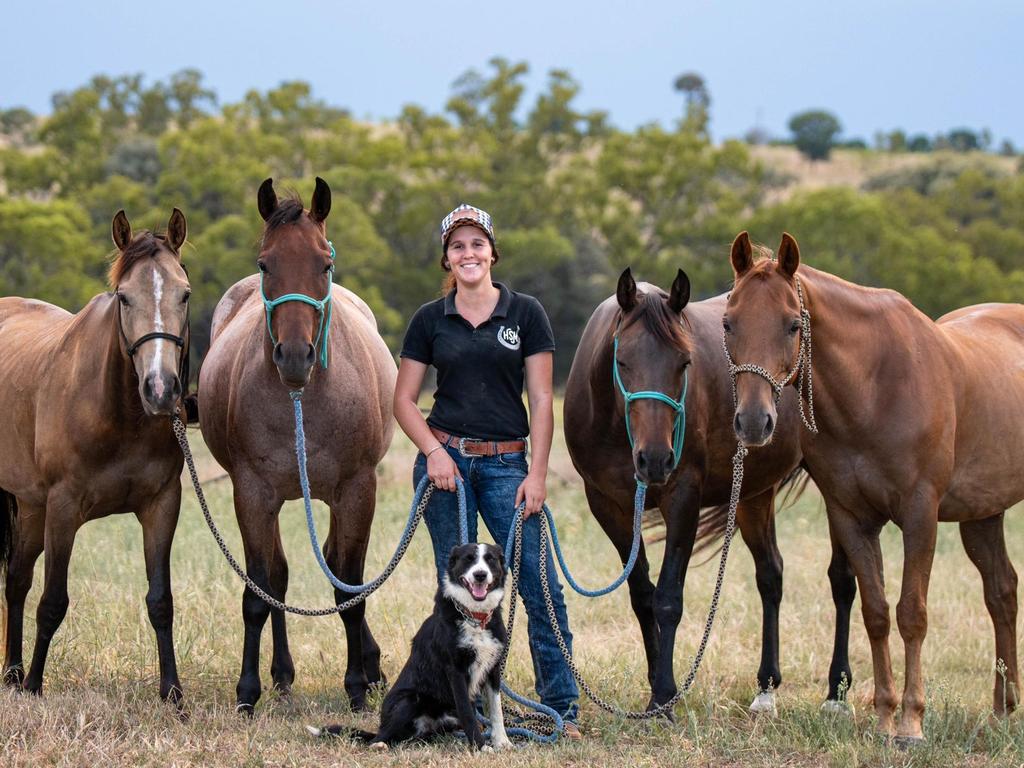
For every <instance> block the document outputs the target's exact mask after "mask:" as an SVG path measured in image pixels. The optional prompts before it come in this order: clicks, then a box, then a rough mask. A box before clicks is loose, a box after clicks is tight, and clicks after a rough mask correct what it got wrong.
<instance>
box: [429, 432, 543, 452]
mask: <svg viewBox="0 0 1024 768" xmlns="http://www.w3.org/2000/svg"><path fill="white" fill-rule="evenodd" d="M430 432H431V434H433V435H434V437H436V438H437V439H438V440H440V441H441V445H444V446H451V447H452V448H456V449H458V451H459V453H461V454H462V455H463V456H497V455H498V454H499V453H521V452H522V451H525V450H526V441H525V440H505V441H504V442H498V441H494V440H476V439H474V438H472V437H456V436H455V435H449V434H448V433H447V432H442V431H441V430H440V429H434V427H431V428H430Z"/></svg>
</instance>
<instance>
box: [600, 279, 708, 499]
mask: <svg viewBox="0 0 1024 768" xmlns="http://www.w3.org/2000/svg"><path fill="white" fill-rule="evenodd" d="M650 288H651V290H648V291H646V292H640V291H638V290H637V286H636V283H635V282H634V280H633V276H632V274H631V273H630V271H629V269H626V271H625V272H623V273H622V275H621V276H620V277H619V285H618V288H617V289H616V292H615V295H616V298H617V299H618V302H619V307H620V309H621V313H620V315H619V319H618V325H617V328H616V331H615V337H614V339H613V340H612V346H613V362H612V365H613V368H614V379H615V382H616V388H617V389H618V390H619V393H620V394H621V395H622V397H618V398H616V402H617V403H618V407H619V408H620V409H622V418H623V419H624V420H625V421H626V430H627V433H628V434H629V437H630V442H631V445H632V448H633V468H634V470H635V472H636V476H637V478H639V479H640V480H642V481H643V482H645V483H647V484H648V485H661V484H663V483H664V482H665V481H666V480H668V476H669V474H670V473H671V472H672V470H673V469H675V467H676V464H677V463H678V459H679V457H678V453H677V452H678V451H680V450H681V448H682V440H683V431H684V429H683V428H684V427H685V410H684V409H685V402H684V400H685V389H686V368H687V366H688V365H689V364H690V350H691V348H692V346H691V341H690V336H689V334H688V333H687V332H686V330H685V329H684V328H683V322H682V311H683V307H685V306H686V303H687V302H688V301H689V300H690V280H689V278H688V277H687V276H686V273H684V272H683V271H682V270H679V273H678V274H677V275H676V279H675V280H674V281H673V283H672V290H671V292H670V293H669V295H668V296H666V295H665V294H664V293H663V292H662V291H660V290H658V289H656V288H654V287H653V286H651V287H650Z"/></svg>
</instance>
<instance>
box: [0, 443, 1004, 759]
mask: <svg viewBox="0 0 1024 768" xmlns="http://www.w3.org/2000/svg"><path fill="white" fill-rule="evenodd" d="M190 434H191V439H192V442H193V446H194V448H195V450H196V452H197V454H199V455H200V457H201V458H203V459H204V460H203V462H202V464H203V467H202V474H203V475H205V476H207V477H215V476H216V474H217V472H216V467H215V465H213V464H212V462H211V461H210V459H209V457H208V455H206V454H205V453H204V451H203V449H202V446H201V440H200V437H199V433H198V432H191V433H190ZM413 454H414V451H413V448H412V446H411V445H410V444H409V442H408V441H407V440H405V438H404V436H402V435H400V434H399V435H396V438H395V442H394V445H393V446H392V449H391V452H390V453H389V455H388V457H387V459H386V460H385V462H384V463H383V464H382V465H381V467H380V470H379V474H380V481H381V482H380V493H379V496H378V507H377V519H376V522H375V527H374V534H373V538H372V542H371V551H370V555H369V565H368V568H367V574H366V575H367V578H370V577H371V576H374V575H376V573H377V572H379V570H380V568H381V567H383V564H384V563H385V562H386V561H387V558H388V557H389V556H390V554H391V552H392V550H393V548H394V545H395V542H396V541H397V537H398V535H399V533H400V532H401V529H402V527H403V524H404V522H405V519H406V515H407V513H408V505H409V502H410V499H411V488H410V480H409V477H410V472H411V464H412V458H413ZM206 493H207V498H208V499H209V501H210V504H211V507H212V509H213V510H214V514H215V517H216V519H217V521H218V523H219V525H220V526H221V527H222V530H223V531H224V532H225V535H226V538H227V540H228V542H229V544H230V546H231V547H232V549H233V551H235V552H236V553H237V554H238V555H239V556H240V553H241V546H240V541H239V537H238V535H237V527H236V525H235V522H234V516H233V512H232V508H231V493H230V484H229V481H228V480H226V479H219V480H212V481H211V482H208V483H207V486H206ZM549 493H550V505H551V508H552V509H553V510H554V512H555V516H556V519H557V520H558V523H559V530H560V533H561V536H562V538H563V541H564V543H565V547H566V550H567V555H566V557H567V559H568V560H569V563H570V567H573V568H574V569H575V571H576V575H577V578H578V579H579V580H580V581H581V582H582V583H584V584H585V585H588V586H597V585H603V584H606V583H608V581H610V580H611V579H612V578H613V577H614V576H615V575H616V574H617V573H618V570H619V564H618V563H617V562H616V559H615V557H614V553H613V550H612V548H611V546H610V545H609V544H608V542H607V540H606V539H605V537H604V535H603V534H602V533H601V532H600V530H599V529H598V527H597V525H596V523H595V522H594V521H593V520H592V518H591V517H590V514H589V512H588V510H587V508H586V503H585V501H584V497H583V493H582V488H581V483H580V481H579V479H578V478H577V477H576V476H575V474H574V472H573V470H572V467H571V464H570V463H569V461H568V457H567V455H566V453H565V448H564V445H563V444H562V443H561V437H560V435H557V436H556V445H555V449H554V456H553V460H552V474H551V479H550V483H549ZM282 515H283V520H284V524H283V526H282V527H283V528H284V529H285V550H286V551H287V553H288V555H289V558H290V566H291V590H290V592H289V594H288V598H289V602H292V603H294V604H300V605H307V606H308V605H312V606H322V605H325V604H327V603H328V602H329V601H330V599H331V590H330V588H329V586H328V584H327V582H326V581H325V579H324V577H323V575H322V574H321V573H320V572H319V569H318V567H317V566H316V564H315V562H314V560H313V557H312V554H311V552H310V551H309V542H308V538H307V535H306V530H305V525H304V520H303V514H302V511H301V503H300V502H291V503H289V504H288V505H287V506H286V507H285V509H284V511H283V512H282ZM318 521H319V523H320V526H321V530H322V531H325V530H326V515H325V513H324V510H323V509H322V508H321V509H319V510H318ZM1007 527H1008V533H1007V541H1008V544H1009V547H1010V550H1011V551H1010V554H1011V557H1012V558H1013V559H1014V560H1015V561H1016V562H1017V563H1018V564H1020V563H1024V509H1019V508H1018V509H1017V510H1015V513H1011V514H1010V515H1008V522H1007ZM778 532H779V538H780V546H781V549H782V553H783V556H784V558H785V562H786V570H785V598H784V600H783V605H782V630H781V634H782V639H781V644H782V672H783V676H784V678H785V679H784V683H783V685H782V687H781V689H780V691H779V694H778V704H779V716H778V718H776V719H764V718H760V719H753V718H751V716H749V715H748V714H747V709H746V708H747V705H748V704H749V702H750V699H751V697H752V696H753V694H754V687H755V683H754V676H755V673H756V669H757V663H758V658H759V652H760V624H761V608H760V600H759V598H758V594H757V589H756V587H755V585H754V576H753V565H752V562H751V558H750V555H749V553H748V552H747V551H746V549H745V548H744V546H743V544H742V542H740V541H739V540H737V543H736V546H735V547H734V549H733V555H732V557H731V558H730V562H729V567H728V572H727V576H726V584H725V589H724V592H723V598H722V604H721V609H720V612H719V617H718V621H717V623H716V625H715V630H714V633H713V635H712V639H711V643H710V646H709V649H708V653H707V655H706V658H705V662H704V665H703V667H702V669H701V671H700V674H699V675H698V678H697V682H696V684H695V686H694V690H693V691H692V693H691V695H690V696H689V697H688V698H687V699H686V700H685V702H683V703H681V704H680V705H679V706H678V708H677V710H676V712H677V722H676V723H674V724H669V723H663V722H662V723H653V724H636V723H631V722H625V721H621V720H619V719H617V718H614V717H611V716H608V715H606V714H604V713H603V712H601V711H600V710H598V709H597V708H596V707H595V706H594V705H592V704H590V703H589V702H586V701H584V702H583V703H582V715H581V724H582V725H583V727H584V734H585V738H584V741H583V742H582V743H579V744H561V745H558V746H555V747H548V746H537V745H532V746H526V747H524V748H522V749H520V750H519V751H517V752H516V753H515V754H513V755H511V756H508V755H505V756H501V757H498V756H494V755H489V756H481V757H480V758H479V760H480V761H481V762H482V763H483V764H492V765H498V764H499V761H500V764H502V765H504V764H513V765H517V766H518V765H522V766H563V765H587V766H591V765H592V766H598V765H602V766H605V765H612V766H617V765H630V766H634V765H635V766H655V765H657V766H665V765H695V766H704V765H716V766H719V765H726V766H738V765H751V766H805V765H828V766H861V765H914V766H923V765H933V766H946V765H971V766H988V765H1022V764H1024V725H1022V722H1024V721H1022V720H1021V718H1020V717H1015V718H1011V719H1010V721H1009V722H1003V723H998V724H996V725H994V726H992V725H990V724H989V722H988V712H989V704H990V698H991V689H992V682H993V680H992V675H993V667H994V659H993V658H992V656H993V639H992V629H991V624H990V621H989V617H988V613H987V612H986V610H985V607H984V603H983V600H982V590H981V579H980V577H979V576H978V574H977V572H976V571H975V569H974V567H973V566H972V565H971V564H970V562H969V561H968V559H967V557H966V556H965V555H964V554H963V551H962V549H961V546H960V540H959V535H958V533H957V529H956V527H955V526H952V525H944V526H942V527H941V530H940V534H939V540H938V552H937V555H936V558H935V567H934V572H933V578H932V582H931V590H930V598H931V599H930V601H929V607H930V613H929V619H930V621H929V634H928V639H927V641H926V643H925V655H924V668H925V674H926V680H927V691H928V713H927V717H926V722H925V732H926V734H927V736H928V742H927V744H926V745H925V746H923V747H920V748H918V749H915V750H913V751H912V752H910V753H902V752H899V751H897V750H895V749H893V748H892V747H890V746H889V745H888V744H886V743H884V742H883V741H881V740H879V739H877V738H876V737H874V736H873V730H872V726H873V723H872V715H871V707H870V697H871V687H872V686H871V681H870V674H871V663H870V653H869V649H868V644H867V640H866V636H865V633H864V629H863V626H862V623H861V621H860V606H859V601H858V604H857V605H856V606H855V607H854V620H853V630H852V640H851V660H852V664H853V670H854V677H855V680H854V685H853V688H852V691H851V693H850V700H851V701H852V703H853V704H854V705H855V707H856V716H855V718H854V719H853V720H849V719H833V718H831V717H826V716H822V715H821V714H819V710H818V707H819V704H820V703H821V699H822V698H823V696H824V693H825V690H826V682H825V680H826V674H827V668H828V662H829V658H830V653H831V643H832V631H833V609H832V601H831V594H830V591H829V586H828V580H827V578H826V577H825V569H826V567H827V565H828V560H829V551H828V545H827V541H828V537H827V531H826V525H825V520H824V514H823V510H822V507H821V504H820V500H819V498H818V497H817V495H816V494H815V493H814V492H813V489H812V490H811V491H810V492H809V493H807V494H806V495H805V497H804V498H803V499H802V500H801V501H800V502H799V503H798V504H797V505H796V506H795V507H793V508H790V509H788V510H785V511H784V512H783V513H782V514H781V516H780V518H779V524H778ZM883 546H884V550H885V553H886V564H887V568H888V570H887V584H888V586H889V596H890V601H891V604H892V605H893V606H895V603H896V600H897V599H898V595H897V592H896V590H897V588H898V584H899V576H900V570H901V564H902V556H901V548H900V539H899V532H898V530H896V529H895V528H894V527H893V526H889V527H888V528H886V530H885V531H884V535H883ZM651 558H652V560H653V562H654V565H655V569H657V565H658V563H659V562H660V559H661V547H660V545H654V546H653V547H652V548H651ZM431 562H432V561H431V558H430V553H429V541H428V537H427V535H426V533H425V532H421V533H419V534H417V537H416V540H415V542H414V543H413V546H412V548H411V549H410V551H409V554H408V556H407V558H406V560H405V561H403V563H402V564H401V566H400V567H399V569H398V571H397V572H396V574H395V576H394V577H393V580H392V582H390V583H389V584H388V585H386V586H385V587H384V588H383V589H382V590H381V591H380V592H378V593H377V595H375V596H374V597H373V598H371V600H370V601H369V603H368V612H367V615H368V618H369V621H370V626H371V628H372V629H373V631H374V633H375V635H376V637H377V639H378V641H379V642H380V645H381V647H382V649H383V654H384V657H383V665H384V668H385V671H386V673H387V674H388V675H389V676H390V677H392V678H393V677H394V676H395V675H396V674H397V672H398V670H399V668H400V666H401V664H402V663H403V662H404V660H405V656H406V653H407V650H408V644H409V640H410V639H411V637H412V634H413V633H414V631H415V629H416V628H417V626H418V625H419V623H420V622H421V621H422V619H423V617H424V616H425V615H426V614H427V613H428V612H429V610H430V604H431V597H432V590H433V584H434V575H433V573H432V570H431V569H432V565H431ZM713 581H714V566H713V565H706V566H704V567H701V568H697V569H694V570H692V571H691V574H690V578H689V579H688V581H687V585H686V600H687V603H686V612H685V615H684V619H683V624H682V627H681V631H680V639H679V642H678V645H677V649H676V659H677V662H676V669H677V675H678V676H681V675H682V674H683V673H684V671H685V668H686V667H687V666H688V664H689V660H690V658H691V657H692V654H693V652H694V650H695V648H696V644H697V642H698V640H699V632H700V628H701V627H702V626H703V622H704V618H705V615H706V611H707V605H708V600H709V597H710V591H711V588H712V586H713ZM41 582H42V560H40V565H39V567H38V568H37V572H36V582H35V585H34V588H33V590H32V593H31V595H30V597H29V605H28V610H27V612H26V613H27V621H26V628H25V630H26V657H30V655H31V648H32V642H33V641H34V637H35V628H34V623H35V622H34V616H35V604H36V600H38V595H39V592H40V588H41ZM173 583H174V589H175V593H174V594H175V607H176V616H175V641H176V648H177V653H178V660H179V666H180V673H181V678H182V682H183V684H184V686H185V694H186V701H187V707H188V713H189V717H188V719H186V720H184V721H181V720H179V719H178V718H177V717H176V716H175V714H174V713H173V711H172V710H171V709H170V708H169V707H166V706H164V705H162V704H161V703H160V702H159V699H158V697H157V659H156V647H155V641H154V636H153V633H152V630H151V628H150V625H149V621H148V619H147V616H146V609H145V603H144V595H145V591H146V586H145V569H144V566H143V560H142V552H141V530H140V528H139V526H138V524H137V523H136V521H135V519H134V517H133V516H128V515H121V516H116V517H112V518H107V519H105V520H102V521H99V522H96V523H91V524H89V525H87V526H86V527H85V528H84V529H83V530H82V531H81V532H80V534H79V537H78V540H77V543H76V547H75V553H74V556H73V558H72V563H71V575H70V590H71V608H70V610H69V612H68V617H67V619H66V620H65V622H64V624H63V626H62V627H61V629H60V631H59V632H58V633H57V636H56V637H55V639H54V642H53V645H52V647H51V652H50V657H49V663H48V666H47V674H46V683H45V687H44V697H43V698H35V697H30V696H26V695H23V694H19V693H16V692H13V691H10V690H5V691H3V692H0V747H2V757H0V765H3V766H4V767H5V768H7V767H10V768H14V767H16V766H26V767H27V766H44V765H62V766H64V765H66V766H90V767H94V766H107V765H132V766H150V765H152V766H179V767H182V768H184V766H209V765H216V766H342V765H344V766H378V765H381V766H383V765H431V766H456V765H462V764H463V763H464V761H465V756H464V753H463V752H462V751H461V750H460V749H459V748H457V747H455V746H452V745H440V746H434V747H430V748H419V747H418V748H409V749H402V750H397V751H394V752H392V753H390V754H386V755H379V754H376V753H371V752H369V751H367V750H366V749H365V748H363V747H359V746H355V745H350V744H348V743H342V742H330V743H324V742H318V741H315V740H312V739H311V738H309V737H307V735H306V733H305V731H304V729H303V725H304V724H306V723H323V722H327V721H336V720H341V721H344V722H348V723H352V724H356V723H361V724H363V726H364V727H368V728H372V727H373V726H374V724H375V723H376V716H375V715H364V716H356V715H353V714H350V713H348V711H347V704H346V698H345V695H344V691H343V689H342V685H341V681H342V675H343V671H344V642H343V631H342V627H341V622H340V621H338V620H337V619H333V618H324V619H307V618H295V617H290V618H289V628H290V640H291V648H292V655H293V657H294V659H295V666H296V681H295V686H294V695H293V697H292V699H291V700H290V701H287V702H285V701H280V700H275V699H274V698H273V696H272V695H270V694H268V693H265V695H264V697H263V699H261V701H260V704H259V705H258V707H257V714H256V717H255V719H253V720H252V721H245V720H241V719H239V718H238V717H237V716H236V715H235V714H234V687H235V683H236V682H237V674H238V670H239V667H240V662H241V657H240V654H241V644H242V618H241V600H240V596H241V591H242V589H241V586H240V583H239V582H238V580H237V578H236V577H235V575H234V574H233V573H232V572H231V571H230V570H229V568H228V566H227V564H226V563H225V562H224V560H223V558H222V556H221V553H220V551H219V550H218V549H217V547H216V544H215V542H214V540H213V538H212V536H210V534H209V532H208V530H207V529H206V525H205V523H204V521H203V519H202V516H201V514H200V511H199V507H198V504H197V503H196V501H195V496H194V494H193V492H192V491H191V489H188V488H187V489H186V491H185V493H184V503H183V508H182V516H181V522H180V524H179V527H178V533H177V537H176V540H175V546H174V553H173ZM568 604H569V616H570V620H571V624H572V628H573V631H574V633H575V636H576V641H575V642H576V650H577V660H578V662H579V663H580V665H581V667H582V669H583V671H584V673H585V674H586V676H587V677H588V679H590V680H591V681H592V684H593V685H594V686H595V687H596V688H597V690H598V691H600V692H602V693H603V694H604V695H606V696H607V697H608V698H611V699H613V700H616V701H618V702H619V703H621V704H622V705H624V706H627V707H630V708H640V707H642V706H643V705H644V704H645V703H646V700H647V696H648V690H647V684H646V680H645V675H644V668H645V667H644V661H643V651H642V647H641V644H640V640H639V631H638V629H637V627H636V623H635V619H634V617H633V614H632V611H631V610H630V608H629V602H628V597H627V594H626V591H625V588H623V589H621V590H619V591H618V592H616V593H614V594H613V595H611V596H609V597H605V598H602V599H600V600H588V599H584V598H581V597H579V596H577V595H575V594H573V593H570V594H569V595H568ZM522 615H523V614H522V613H521V612H520V618H522ZM518 623H519V624H520V626H519V627H518V628H517V632H516V637H515V638H514V642H513V650H512V657H511V659H510V665H509V681H510V683H511V684H512V686H513V687H514V688H515V689H516V690H519V691H522V692H529V689H530V686H531V685H532V674H531V672H530V665H529V659H528V652H527V650H526V643H525V634H524V633H523V631H522V630H523V627H522V624H523V623H524V622H518ZM891 646H892V650H893V661H894V665H895V672H896V676H897V682H898V685H899V686H902V678H903V675H902V643H901V642H900V640H899V635H898V633H897V632H896V628H895V620H894V621H893V635H892V639H891ZM269 651H270V626H269V622H268V624H267V628H266V631H265V633H264V643H263V657H264V661H263V667H262V669H263V681H264V686H266V685H267V684H268V683H269V677H270V674H269V664H270V662H269Z"/></svg>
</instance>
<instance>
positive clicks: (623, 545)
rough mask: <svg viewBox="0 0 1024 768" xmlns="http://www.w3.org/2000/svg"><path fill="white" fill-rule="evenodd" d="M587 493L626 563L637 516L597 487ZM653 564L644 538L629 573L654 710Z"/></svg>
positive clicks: (587, 487)
mask: <svg viewBox="0 0 1024 768" xmlns="http://www.w3.org/2000/svg"><path fill="white" fill-rule="evenodd" d="M584 488H585V490H586V493H587V503H588V504H589V505H590V512H591V514H593V515H594V518H595V519H596V520H597V522H598V524H599V525H600V526H601V528H602V529H603V530H604V532H605V534H606V535H607V536H608V538H609V539H610V540H611V542H612V546H614V547H615V550H616V551H617V552H618V553H619V559H620V560H621V561H622V563H623V564H625V563H626V561H627V560H628V559H629V550H630V548H631V547H632V545H633V515H632V513H631V512H628V511H627V510H625V509H623V508H622V507H620V506H619V505H618V504H617V503H616V502H615V501H614V500H612V499H611V498H609V497H608V496H605V495H604V494H603V493H601V491H599V490H597V488H595V487H593V486H592V485H590V484H589V483H587V484H585V485H584ZM650 571H651V569H650V565H649V563H648V562H647V552H646V551H645V549H644V542H643V539H642V538H641V539H640V551H639V553H638V554H637V558H636V564H635V565H634V566H633V571H632V573H630V574H629V579H628V580H627V583H628V584H629V601H630V603H631V604H632V606H633V613H635V614H636V619H637V621H638V622H639V624H640V634H641V635H642V636H643V642H644V653H645V654H646V656H647V681H648V682H649V683H650V685H651V699H650V701H649V702H648V704H647V706H648V708H651V709H653V708H654V706H655V704H656V702H655V699H654V681H655V675H656V672H657V667H658V634H659V631H658V623H657V622H656V621H655V619H654V584H652V583H651V576H650Z"/></svg>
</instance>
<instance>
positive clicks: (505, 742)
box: [491, 736, 515, 752]
mask: <svg viewBox="0 0 1024 768" xmlns="http://www.w3.org/2000/svg"><path fill="white" fill-rule="evenodd" d="M491 747H493V749H494V751H496V752H500V751H501V750H503V749H514V748H515V745H514V744H513V743H512V742H511V741H509V739H508V737H507V736H506V737H505V738H503V739H494V738H492V739H491Z"/></svg>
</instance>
